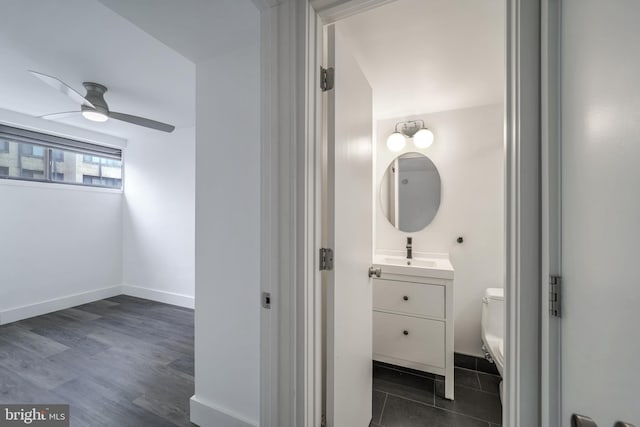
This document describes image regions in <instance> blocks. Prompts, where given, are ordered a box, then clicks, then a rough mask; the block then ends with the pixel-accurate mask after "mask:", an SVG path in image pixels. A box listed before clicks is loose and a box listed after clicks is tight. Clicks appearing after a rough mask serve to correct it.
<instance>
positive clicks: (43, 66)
mask: <svg viewBox="0 0 640 427" xmlns="http://www.w3.org/2000/svg"><path fill="white" fill-rule="evenodd" d="M132 3H133V2H132ZM0 58H2V66H1V67H0V108H5V109H8V110H13V111H18V112H21V113H26V114H30V115H34V116H40V115H44V114H49V113H54V112H61V111H71V110H77V109H78V106H77V105H75V104H74V103H73V101H71V100H70V99H68V98H66V97H65V96H64V95H62V94H60V93H58V92H56V91H55V90H54V89H52V88H50V87H49V86H46V85H45V84H44V83H42V82H41V81H39V80H37V79H36V78H34V77H33V76H31V75H30V74H29V73H27V70H29V69H32V70H36V71H40V72H42V73H45V74H49V75H52V76H56V77H58V78H59V79H61V80H63V81H64V82H66V83H67V84H69V85H70V86H72V87H73V88H75V89H76V90H78V91H79V92H80V93H82V94H84V89H83V86H82V82H83V81H94V82H97V83H101V84H104V85H105V86H107V87H108V89H109V90H108V92H107V93H106V95H105V99H106V100H107V102H108V104H109V107H110V108H111V109H112V110H114V111H119V112H123V113H129V114H134V115H139V116H143V117H148V118H150V119H153V120H159V121H162V122H167V123H171V124H173V125H176V126H177V127H187V126H193V125H194V124H195V65H194V64H193V62H191V61H190V60H188V59H186V58H185V57H183V56H181V55H180V54H178V53H177V52H175V51H174V50H172V49H170V48H169V47H167V46H166V45H164V44H163V43H161V42H160V41H158V40H156V39H155V38H153V37H152V36H150V35H149V34H147V33H146V32H144V31H142V30H141V29H140V28H138V27H136V26H135V25H133V24H132V23H130V22H129V21H127V20H125V19H124V18H122V17H121V16H119V15H118V14H116V13H115V12H113V11H112V10H110V9H109V8H107V7H105V6H104V5H103V4H102V3H100V2H98V1H97V0H58V1H42V0H2V12H1V13H0ZM60 122H63V123H67V124H71V125H74V126H77V127H82V128H85V129H90V130H94V131H98V132H102V133H107V134H111V135H116V136H120V137H123V138H127V139H131V138H135V137H137V136H140V135H154V134H155V133H157V131H154V130H147V129H145V128H142V127H139V126H134V125H131V124H127V123H124V122H119V121H117V120H109V121H108V122H106V123H94V122H90V121H88V120H85V119H84V118H82V117H80V116H78V117H75V118H70V119H64V120H60Z"/></svg>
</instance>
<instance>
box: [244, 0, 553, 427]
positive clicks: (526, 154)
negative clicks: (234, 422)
mask: <svg viewBox="0 0 640 427" xmlns="http://www.w3.org/2000/svg"><path fill="white" fill-rule="evenodd" d="M253 1H254V3H255V4H256V6H258V8H259V9H260V12H261V43H262V46H261V68H262V73H261V74H262V81H261V86H262V89H261V96H262V99H261V117H262V118H261V159H262V160H261V178H262V183H261V185H262V188H261V194H262V197H261V218H262V223H261V227H262V228H261V254H262V255H261V274H262V278H261V289H262V291H264V292H270V293H271V295H272V304H271V309H269V310H267V309H263V310H262V313H261V345H260V348H261V390H260V396H261V423H260V425H261V426H262V427H289V426H291V427H293V426H296V427H302V426H304V427H319V425H320V417H321V407H320V405H321V401H320V398H319V396H318V395H319V394H321V393H318V391H319V390H321V371H320V366H321V358H319V354H320V346H319V344H320V340H321V336H320V332H321V329H320V326H321V322H320V321H319V319H321V317H320V316H321V313H320V310H319V298H318V294H317V292H318V289H319V286H317V285H318V284H319V283H320V279H319V278H320V275H319V272H318V271H317V256H316V255H317V250H318V247H319V242H320V238H319V237H320V235H319V226H320V209H319V208H320V204H319V201H320V199H319V197H320V192H319V191H320V183H321V182H320V179H319V176H320V172H321V169H320V167H321V161H322V151H321V119H320V117H321V112H322V108H321V107H319V106H320V105H321V104H320V102H321V99H320V98H321V97H319V96H317V94H318V91H317V90H316V87H317V84H318V82H319V68H320V65H321V61H320V60H321V56H320V54H321V50H322V45H321V40H322V39H321V36H322V27H323V25H326V24H329V23H332V22H335V21H337V20H339V19H342V18H345V17H347V16H351V15H353V14H355V13H359V12H362V11H364V10H367V9H370V8H373V7H377V6H379V5H381V4H384V3H389V2H391V1H394V0H253ZM505 1H506V30H507V45H506V48H507V57H506V67H507V90H506V98H505V123H506V126H505V141H506V144H505V152H506V154H505V163H506V170H505V173H506V178H507V179H506V184H507V185H506V194H505V201H506V203H505V206H506V212H505V213H506V239H507V240H506V249H507V251H506V252H507V263H506V265H507V268H506V279H505V284H508V286H505V306H506V325H507V328H506V340H507V342H506V344H507V345H506V346H505V360H506V364H505V368H506V369H505V379H504V380H505V381H504V383H505V389H504V396H503V398H504V402H505V404H504V409H503V422H504V425H508V426H511V427H537V426H539V425H547V424H546V423H544V424H541V418H540V415H541V386H540V374H541V369H540V366H541V357H540V333H541V328H540V322H541V310H540V308H541V286H540V284H541V283H542V282H541V248H542V247H541V197H540V195H541V185H540V178H541V161H542V159H541V155H542V153H541V143H540V140H541V131H540V130H541V128H540V123H541V90H540V88H541V80H540V79H541V25H540V23H541V15H540V14H541V3H542V2H545V1H550V0H505ZM510 361H517V363H511V362H510Z"/></svg>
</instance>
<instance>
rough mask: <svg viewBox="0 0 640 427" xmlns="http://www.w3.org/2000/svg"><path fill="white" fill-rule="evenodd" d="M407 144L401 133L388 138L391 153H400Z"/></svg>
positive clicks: (395, 133)
mask: <svg viewBox="0 0 640 427" xmlns="http://www.w3.org/2000/svg"><path fill="white" fill-rule="evenodd" d="M406 143H407V142H406V141H405V138H404V135H402V134H401V133H400V132H394V133H392V134H391V135H389V138H387V148H388V149H389V151H400V150H402V149H403V148H404V146H405V144H406Z"/></svg>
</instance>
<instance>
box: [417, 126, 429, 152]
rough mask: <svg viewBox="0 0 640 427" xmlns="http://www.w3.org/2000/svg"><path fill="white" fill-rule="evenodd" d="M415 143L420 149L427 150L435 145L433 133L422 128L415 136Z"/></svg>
mask: <svg viewBox="0 0 640 427" xmlns="http://www.w3.org/2000/svg"><path fill="white" fill-rule="evenodd" d="M413 143H414V144H415V145H416V147H418V148H427V147H429V146H430V145H431V144H433V132H431V131H430V130H429V129H427V128H422V129H420V130H419V131H418V132H416V134H415V135H413Z"/></svg>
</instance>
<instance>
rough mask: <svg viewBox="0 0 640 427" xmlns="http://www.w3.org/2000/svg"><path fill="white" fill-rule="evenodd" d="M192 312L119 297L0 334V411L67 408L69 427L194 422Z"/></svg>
mask: <svg viewBox="0 0 640 427" xmlns="http://www.w3.org/2000/svg"><path fill="white" fill-rule="evenodd" d="M193 331H194V329H193V310H189V309H185V308H180V307H175V306H172V305H167V304H161V303H156V302H152V301H148V300H143V299H139V298H133V297H128V296H123V295H121V296H118V297H114V298H109V299H106V300H101V301H96V302H93V303H90V304H85V305H82V306H78V307H75V308H71V309H67V310H62V311H58V312H55V313H50V314H47V315H44V316H39V317H34V318H31V319H26V320H23V321H20V322H15V323H11V324H8V325H3V326H0V403H43V404H55V403H65V404H70V411H71V426H74V427H76V426H77V427H89V426H90V427H101V426H105V427H106V426H109V427H113V426H118V427H121V426H122V427H124V426H131V427H147V426H149V427H163V426H167V427H175V426H193V425H194V424H191V423H190V422H189V398H190V397H191V396H192V395H193V391H194V389H193Z"/></svg>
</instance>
